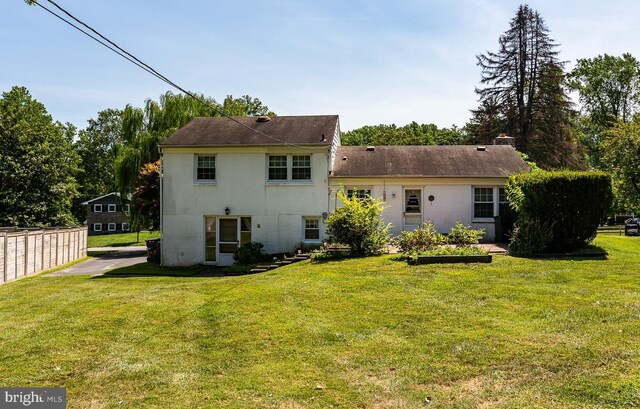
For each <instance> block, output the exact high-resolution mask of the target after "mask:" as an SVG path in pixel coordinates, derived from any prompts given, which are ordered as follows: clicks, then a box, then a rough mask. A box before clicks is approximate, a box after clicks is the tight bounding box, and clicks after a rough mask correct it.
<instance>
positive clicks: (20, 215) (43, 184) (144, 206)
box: [0, 86, 275, 228]
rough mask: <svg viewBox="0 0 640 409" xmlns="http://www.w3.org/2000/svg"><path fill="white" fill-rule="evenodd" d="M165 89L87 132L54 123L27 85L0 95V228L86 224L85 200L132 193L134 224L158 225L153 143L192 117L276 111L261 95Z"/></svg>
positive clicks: (110, 113) (107, 113)
mask: <svg viewBox="0 0 640 409" xmlns="http://www.w3.org/2000/svg"><path fill="white" fill-rule="evenodd" d="M199 97H200V98H201V100H202V101H206V103H204V104H203V103H202V102H199V101H197V100H195V99H193V98H190V97H188V96H185V95H176V94H173V93H171V92H167V93H166V94H163V95H161V96H160V98H159V99H158V100H157V101H156V100H153V99H148V100H147V101H146V102H145V105H144V106H143V107H134V106H132V105H127V106H125V107H124V108H123V109H114V108H109V109H105V110H103V111H100V112H98V114H97V116H96V117H95V118H91V119H89V120H88V121H87V126H86V128H84V129H81V130H79V131H78V130H77V129H76V127H75V126H73V125H72V124H68V123H67V124H62V123H60V122H58V121H55V120H54V119H53V118H52V117H51V115H49V113H48V112H47V110H46V108H45V106H44V105H43V104H42V103H40V102H38V101H37V100H36V99H34V98H33V97H32V96H31V94H30V93H29V91H28V90H27V89H26V88H24V87H18V86H14V87H13V88H12V89H11V90H9V91H7V92H4V93H3V94H2V97H1V98H0V226H21V227H42V226H70V225H77V224H81V223H82V222H84V220H85V218H86V209H85V208H84V206H82V205H81V203H82V202H83V201H86V200H88V199H92V198H95V197H97V196H101V195H104V194H106V193H109V192H118V193H120V194H121V195H123V196H124V197H127V196H130V195H131V194H133V202H132V205H133V206H132V215H131V216H132V219H133V220H132V223H131V225H132V227H134V228H135V227H138V228H140V227H142V228H146V227H149V228H157V227H158V226H157V224H158V223H157V220H158V219H159V207H158V203H157V202H158V201H157V199H154V198H156V197H157V196H159V189H158V182H157V180H158V166H157V164H156V165H154V163H155V162H157V161H158V159H159V152H158V143H160V142H162V141H163V140H164V139H166V138H167V137H168V136H169V135H171V134H172V133H173V132H175V131H176V130H177V129H178V128H180V127H182V126H184V125H185V124H186V123H187V122H189V121H190V120H191V119H193V118H195V117H214V116H220V112H225V113H226V114H228V115H232V116H256V115H275V114H274V113H273V112H271V111H270V110H269V108H268V107H267V106H266V105H264V104H263V103H262V102H261V101H260V100H259V99H258V98H253V97H251V96H248V95H245V96H242V97H240V98H234V97H233V96H227V97H226V98H225V99H224V100H223V102H222V103H218V102H217V101H216V100H215V99H213V98H209V97H205V96H203V95H200V96H199Z"/></svg>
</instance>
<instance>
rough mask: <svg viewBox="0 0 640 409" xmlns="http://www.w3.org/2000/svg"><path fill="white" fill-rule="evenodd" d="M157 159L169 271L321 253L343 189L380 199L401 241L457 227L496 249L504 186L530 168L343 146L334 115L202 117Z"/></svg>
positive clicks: (473, 155)
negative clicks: (246, 248) (482, 236)
mask: <svg viewBox="0 0 640 409" xmlns="http://www.w3.org/2000/svg"><path fill="white" fill-rule="evenodd" d="M503 139H504V138H503ZM160 150H161V160H162V161H161V163H162V172H161V208H162V210H161V214H162V216H161V228H162V241H161V243H162V249H161V252H162V264H163V265H166V266H183V265H192V264H199V263H201V264H217V265H230V264H232V263H233V252H234V251H235V250H236V249H237V248H238V246H240V245H242V244H244V243H247V242H250V241H257V242H260V243H262V244H264V246H265V251H267V252H269V253H276V252H291V251H293V249H294V248H295V247H296V246H297V245H300V244H301V243H302V244H308V245H313V244H320V243H322V240H323V239H324V238H325V227H326V225H325V222H324V220H325V218H326V217H327V215H328V214H329V213H330V212H331V211H332V210H334V209H335V207H336V206H339V205H340V204H339V203H338V201H337V200H336V192H337V191H338V190H339V189H340V188H344V189H345V190H350V189H356V190H358V192H359V193H360V194H370V195H371V196H372V197H380V198H382V199H383V200H384V201H385V202H386V203H387V208H386V210H385V213H384V218H385V221H386V222H388V223H391V224H392V233H394V234H398V233H399V232H400V231H401V230H403V229H413V228H415V227H416V226H418V225H419V224H420V223H422V222H423V221H426V220H431V221H432V222H433V223H434V224H435V225H436V227H437V228H438V230H440V231H442V232H446V231H448V230H449V229H450V228H451V226H453V224H455V221H456V220H461V221H462V222H464V223H466V224H471V225H473V226H475V227H483V228H485V229H486V231H487V235H486V237H487V239H489V240H491V239H492V238H493V237H492V236H493V235H494V229H493V217H494V216H495V215H497V212H498V208H499V207H498V206H499V203H500V201H504V200H505V199H504V191H503V190H502V186H503V185H504V183H505V181H506V178H507V177H508V176H509V175H511V174H513V173H516V172H521V171H525V170H527V169H528V166H527V165H526V163H525V162H524V161H523V160H522V159H521V158H520V156H519V155H518V154H517V153H516V151H515V149H514V148H513V147H512V146H510V145H489V146H379V147H364V146H340V123H339V119H338V116H337V115H324V116H277V117H271V118H269V117H258V118H255V117H248V118H240V117H239V118H234V120H231V119H229V118H195V119H194V120H192V121H191V122H189V123H188V124H187V125H185V126H184V127H183V128H181V129H179V130H178V131H176V132H175V133H174V134H173V135H171V136H170V137H169V138H168V139H166V140H165V141H164V142H163V143H162V144H161V145H160Z"/></svg>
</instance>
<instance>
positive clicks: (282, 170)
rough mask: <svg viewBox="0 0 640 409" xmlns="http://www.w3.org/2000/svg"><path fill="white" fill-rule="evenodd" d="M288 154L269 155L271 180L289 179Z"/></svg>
mask: <svg viewBox="0 0 640 409" xmlns="http://www.w3.org/2000/svg"><path fill="white" fill-rule="evenodd" d="M287 173H288V172H287V155H270V156H269V180H287V179H288V177H287V176H288V175H287Z"/></svg>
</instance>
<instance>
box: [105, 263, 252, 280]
mask: <svg viewBox="0 0 640 409" xmlns="http://www.w3.org/2000/svg"><path fill="white" fill-rule="evenodd" d="M249 274H256V273H252V272H250V271H235V270H232V271H229V272H227V271H225V269H224V267H217V266H204V265H195V266H190V267H161V266H159V265H157V264H154V263H151V262H146V263H139V264H134V265H131V266H126V267H120V268H114V269H113V270H109V271H107V272H105V273H104V274H102V275H98V276H94V277H92V278H94V279H104V278H131V277H180V278H207V277H209V278H211V277H234V276H244V275H249Z"/></svg>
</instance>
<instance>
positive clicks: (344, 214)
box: [327, 190, 390, 256]
mask: <svg viewBox="0 0 640 409" xmlns="http://www.w3.org/2000/svg"><path fill="white" fill-rule="evenodd" d="M338 199H340V201H341V202H342V206H341V207H339V208H337V209H336V210H335V211H334V212H333V213H331V214H330V215H329V217H328V218H327V224H328V225H329V227H328V228H327V233H328V234H329V236H331V239H332V240H333V241H335V242H337V243H340V244H345V245H347V246H349V249H350V255H352V256H372V255H376V254H381V253H383V252H384V251H385V250H386V248H387V245H388V244H389V240H390V236H389V225H388V224H387V225H385V224H384V222H383V221H382V211H383V210H384V205H383V204H382V201H381V200H380V199H375V200H373V199H366V200H362V199H358V198H357V197H356V196H355V195H354V196H353V197H348V196H347V195H346V194H345V193H344V191H343V190H339V191H338Z"/></svg>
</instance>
